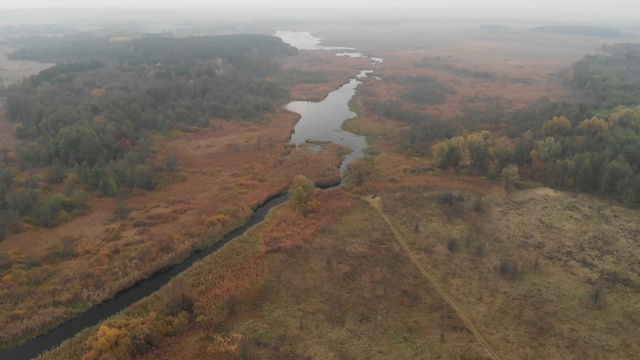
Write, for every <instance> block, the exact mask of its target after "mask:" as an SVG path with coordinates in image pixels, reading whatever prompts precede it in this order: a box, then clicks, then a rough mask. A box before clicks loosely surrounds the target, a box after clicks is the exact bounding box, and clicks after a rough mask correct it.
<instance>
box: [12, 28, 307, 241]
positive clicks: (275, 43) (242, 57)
mask: <svg viewBox="0 0 640 360" xmlns="http://www.w3.org/2000/svg"><path fill="white" fill-rule="evenodd" d="M15 45H19V48H18V50H17V51H16V52H15V53H14V54H13V55H11V58H12V59H24V60H35V61H43V62H55V63H57V64H58V65H56V66H54V67H52V68H50V69H47V70H44V71H42V72H40V73H39V74H38V75H34V76H31V77H30V78H28V79H26V80H24V81H23V82H21V83H18V84H14V85H12V86H9V87H8V88H7V90H6V97H7V101H6V106H5V107H6V117H7V119H8V120H9V121H11V122H13V123H14V124H15V125H14V133H15V134H16V135H17V136H18V137H19V138H21V139H23V140H24V141H23V143H22V144H21V145H20V146H19V147H18V149H17V150H16V154H17V163H18V165H19V166H20V167H21V168H22V169H25V170H29V169H32V168H40V167H47V168H48V169H49V170H48V172H49V176H48V179H47V180H48V181H49V182H50V183H52V184H57V183H60V182H62V181H64V180H65V179H66V178H67V177H68V174H70V173H74V174H75V177H77V180H78V181H79V182H80V184H83V185H84V187H85V188H87V189H88V190H98V191H100V192H101V193H103V194H104V195H108V196H114V195H116V194H118V193H119V192H120V191H121V189H130V188H142V189H147V190H152V189H154V188H155V187H156V185H157V183H158V179H157V173H158V172H161V171H168V170H171V169H172V168H175V164H172V162H173V160H172V159H167V162H166V163H165V164H161V165H158V164H156V163H151V162H149V161H148V157H149V151H150V148H151V144H150V140H149V132H150V131H169V130H172V129H174V128H175V127H180V126H199V127H206V126H207V125H208V124H209V120H210V119H211V118H222V119H228V120H231V119H246V120H250V121H256V119H260V118H261V117H262V115H263V114H265V113H268V112H273V111H275V109H276V107H275V105H276V103H277V102H278V101H280V100H281V99H283V98H285V97H286V96H287V91H286V90H285V89H284V88H282V87H281V86H279V85H277V84H276V83H274V82H272V81H267V80H265V78H266V77H267V76H270V75H272V74H275V73H277V72H279V71H281V69H280V66H279V64H278V62H277V60H278V58H279V57H282V56H288V55H292V54H295V53H296V51H297V50H296V49H295V48H293V47H291V46H289V45H287V44H285V43H283V42H282V41H281V40H280V39H278V38H275V37H270V36H260V35H229V36H217V37H187V38H170V37H161V36H150V37H143V38H139V39H134V40H130V41H118V42H110V41H109V39H107V38H94V37H72V38H60V39H49V38H30V39H27V40H23V41H22V42H21V43H20V44H15ZM76 191H80V190H78V189H76ZM73 194H74V192H73V191H71V190H68V191H66V193H65V194H45V192H44V191H43V190H40V189H38V187H37V184H35V183H33V184H32V185H29V184H26V185H25V186H23V187H21V188H17V187H16V186H15V182H14V180H13V178H12V173H11V172H10V171H8V170H7V166H6V165H5V164H2V163H0V205H1V208H0V215H1V216H0V239H1V236H4V233H5V231H6V229H7V228H8V227H11V226H12V224H16V222H17V219H19V218H25V217H26V218H33V225H40V226H53V225H55V224H56V223H57V222H59V221H63V220H64V219H65V218H66V217H68V213H70V212H73V211H74V209H79V208H83V207H84V206H85V203H84V200H82V199H83V198H84V195H83V194H80V193H79V195H76V196H75V197H74V195H73Z"/></svg>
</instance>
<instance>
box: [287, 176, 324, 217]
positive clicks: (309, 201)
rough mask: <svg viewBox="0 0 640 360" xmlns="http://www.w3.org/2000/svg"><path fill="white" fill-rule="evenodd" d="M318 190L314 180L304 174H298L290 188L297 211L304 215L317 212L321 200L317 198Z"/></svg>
mask: <svg viewBox="0 0 640 360" xmlns="http://www.w3.org/2000/svg"><path fill="white" fill-rule="evenodd" d="M317 191H318V189H316V186H315V185H314V184H313V181H311V180H309V179H308V178H307V177H305V176H304V175H296V176H295V177H294V178H293V182H292V183H291V187H290V188H289V193H290V194H291V201H292V203H293V205H294V207H295V209H296V211H298V212H300V213H301V214H302V215H304V216H307V215H309V214H311V213H313V212H315V211H316V210H317V209H318V206H320V202H319V201H318V200H317V199H316V193H317Z"/></svg>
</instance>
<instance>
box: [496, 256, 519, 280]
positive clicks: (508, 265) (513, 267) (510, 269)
mask: <svg viewBox="0 0 640 360" xmlns="http://www.w3.org/2000/svg"><path fill="white" fill-rule="evenodd" d="M500 273H502V275H504V276H505V277H506V278H508V279H510V280H515V279H517V278H519V277H520V275H522V270H521V268H520V263H519V262H518V261H517V260H514V259H506V260H502V262H501V263H500Z"/></svg>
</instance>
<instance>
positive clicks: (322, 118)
mask: <svg viewBox="0 0 640 360" xmlns="http://www.w3.org/2000/svg"><path fill="white" fill-rule="evenodd" d="M276 36H277V37H279V38H281V39H282V40H283V41H284V42H286V43H288V44H290V45H292V46H295V47H297V48H298V49H301V50H327V51H340V52H336V56H348V57H358V58H369V59H370V60H371V62H372V63H371V66H372V67H378V66H379V64H380V63H382V61H383V59H381V58H374V57H369V56H366V55H364V54H363V53H360V52H357V51H355V49H353V48H347V47H337V46H325V45H320V43H321V39H320V38H317V37H315V36H313V35H311V34H310V33H308V32H295V31H278V32H276ZM372 72H373V70H372V69H368V70H361V71H360V73H358V74H356V75H355V76H354V78H353V79H351V80H350V81H349V82H347V83H346V84H344V85H342V86H341V87H340V88H338V89H336V90H334V91H332V92H331V93H329V95H328V96H327V97H326V98H324V99H323V100H322V101H319V102H313V101H293V102H291V103H289V104H288V105H287V106H286V109H287V110H290V111H293V112H296V113H298V114H300V120H298V123H297V124H296V127H295V129H294V132H293V134H292V135H291V140H290V141H291V142H292V143H294V144H296V145H300V144H303V143H305V142H306V140H308V139H312V140H320V141H330V142H333V143H336V144H340V145H343V146H346V147H348V148H350V149H351V150H352V152H351V153H350V154H348V155H347V156H346V157H345V158H344V159H343V161H342V164H341V166H340V175H341V176H343V177H344V174H345V172H346V170H347V166H348V165H349V164H350V163H351V162H353V161H355V160H357V159H360V158H363V157H364V156H365V153H364V150H365V149H366V148H367V146H368V145H367V141H366V139H365V138H364V136H360V135H356V134H354V133H351V132H348V131H344V130H343V129H342V123H344V121H345V120H348V119H351V118H353V117H355V116H356V113H354V112H353V111H351V109H350V108H349V101H350V100H351V98H352V97H353V95H354V94H355V93H356V88H357V87H358V85H360V84H361V83H362V79H364V78H366V77H367V75H368V74H370V73H372Z"/></svg>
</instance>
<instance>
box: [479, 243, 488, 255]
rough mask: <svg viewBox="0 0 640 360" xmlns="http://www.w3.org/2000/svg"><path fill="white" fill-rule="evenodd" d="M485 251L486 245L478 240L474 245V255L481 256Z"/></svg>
mask: <svg viewBox="0 0 640 360" xmlns="http://www.w3.org/2000/svg"><path fill="white" fill-rule="evenodd" d="M486 253H487V245H486V244H485V243H484V242H480V243H478V244H477V245H476V256H479V257H483V256H485V255H486Z"/></svg>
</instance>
